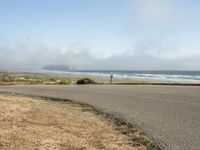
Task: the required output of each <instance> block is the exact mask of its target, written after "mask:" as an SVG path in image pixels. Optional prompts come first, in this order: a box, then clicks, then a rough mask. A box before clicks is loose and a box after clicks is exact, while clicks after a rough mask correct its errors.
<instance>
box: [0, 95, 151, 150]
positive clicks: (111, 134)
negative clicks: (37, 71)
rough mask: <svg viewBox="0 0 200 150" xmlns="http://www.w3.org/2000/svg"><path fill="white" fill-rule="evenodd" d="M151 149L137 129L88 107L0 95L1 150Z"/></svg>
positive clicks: (71, 103)
mask: <svg viewBox="0 0 200 150" xmlns="http://www.w3.org/2000/svg"><path fill="white" fill-rule="evenodd" d="M147 147H149V149H151V148H152V143H151V141H150V140H149V139H147V138H146V137H145V136H143V135H142V134H141V132H139V131H138V130H137V129H134V128H131V129H130V128H127V127H126V126H119V125H117V124H116V123H115V120H114V119H112V118H110V117H106V116H104V115H101V114H99V113H97V112H95V111H94V110H93V109H92V108H90V107H88V106H83V105H80V104H76V103H73V102H70V101H66V102H57V101H52V100H44V99H42V98H30V97H25V96H19V95H14V94H5V93H4V94H3V93H1V94H0V149H3V150H4V149H5V150H6V149H15V150H18V149H20V150H27V149H34V150H43V149H59V150H68V149H109V150H111V149H115V150H119V149H120V150H123V149H124V150H129V149H130V150H144V149H147Z"/></svg>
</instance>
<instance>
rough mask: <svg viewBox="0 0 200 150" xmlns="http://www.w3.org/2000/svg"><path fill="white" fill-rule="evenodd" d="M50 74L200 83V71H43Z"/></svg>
mask: <svg viewBox="0 0 200 150" xmlns="http://www.w3.org/2000/svg"><path fill="white" fill-rule="evenodd" d="M41 72H48V73H58V74H59V73H62V74H72V75H73V74H75V75H86V76H87V75H88V76H91V75H92V76H99V77H109V76H110V75H113V76H114V77H117V78H124V79H135V80H150V81H163V82H173V83H174V82H175V83H200V71H113V70H106V71H43V70H41Z"/></svg>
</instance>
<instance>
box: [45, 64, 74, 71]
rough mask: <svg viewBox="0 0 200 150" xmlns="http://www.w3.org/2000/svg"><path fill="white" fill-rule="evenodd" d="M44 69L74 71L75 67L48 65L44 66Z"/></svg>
mask: <svg viewBox="0 0 200 150" xmlns="http://www.w3.org/2000/svg"><path fill="white" fill-rule="evenodd" d="M42 69H43V70H52V71H72V70H73V67H71V66H69V65H47V66H44V67H43V68H42Z"/></svg>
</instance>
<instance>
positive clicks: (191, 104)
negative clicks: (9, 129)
mask: <svg viewBox="0 0 200 150" xmlns="http://www.w3.org/2000/svg"><path fill="white" fill-rule="evenodd" d="M0 91H11V92H17V93H23V94H28V95H37V96H49V97H56V98H67V99H72V100H76V101H80V102H84V103H88V104H90V105H93V106H95V107H96V108H98V109H101V110H102V111H104V112H107V113H111V114H115V115H117V116H118V117H123V118H125V119H126V120H128V121H129V122H131V123H133V124H136V125H137V126H139V127H140V128H141V129H143V130H144V131H145V132H146V133H147V134H148V135H149V136H151V137H153V138H155V139H156V140H158V141H159V142H160V143H161V144H163V143H164V144H166V145H167V147H166V149H172V150H200V87H189V86H185V87H181V86H150V85H147V86H145V85H141V86H139V85H138V86H136V85H135V86H133V85H83V86H78V85H72V86H10V87H9V86H4V87H3V86H0Z"/></svg>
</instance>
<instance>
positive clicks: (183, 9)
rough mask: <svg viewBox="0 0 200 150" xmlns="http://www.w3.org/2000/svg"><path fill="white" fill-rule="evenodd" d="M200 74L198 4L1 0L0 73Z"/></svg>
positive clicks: (191, 0)
mask: <svg viewBox="0 0 200 150" xmlns="http://www.w3.org/2000/svg"><path fill="white" fill-rule="evenodd" d="M48 64H66V65H67V64H71V65H74V66H76V68H77V69H87V70H88V69H103V70H105V69H118V70H119V69H124V70H128V69H131V70H147V69H148V70H152V69H153V70H160V69H162V70H165V69H166V70H174V69H179V70H200V1H199V0H0V69H39V68H41V67H43V66H45V65H48Z"/></svg>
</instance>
